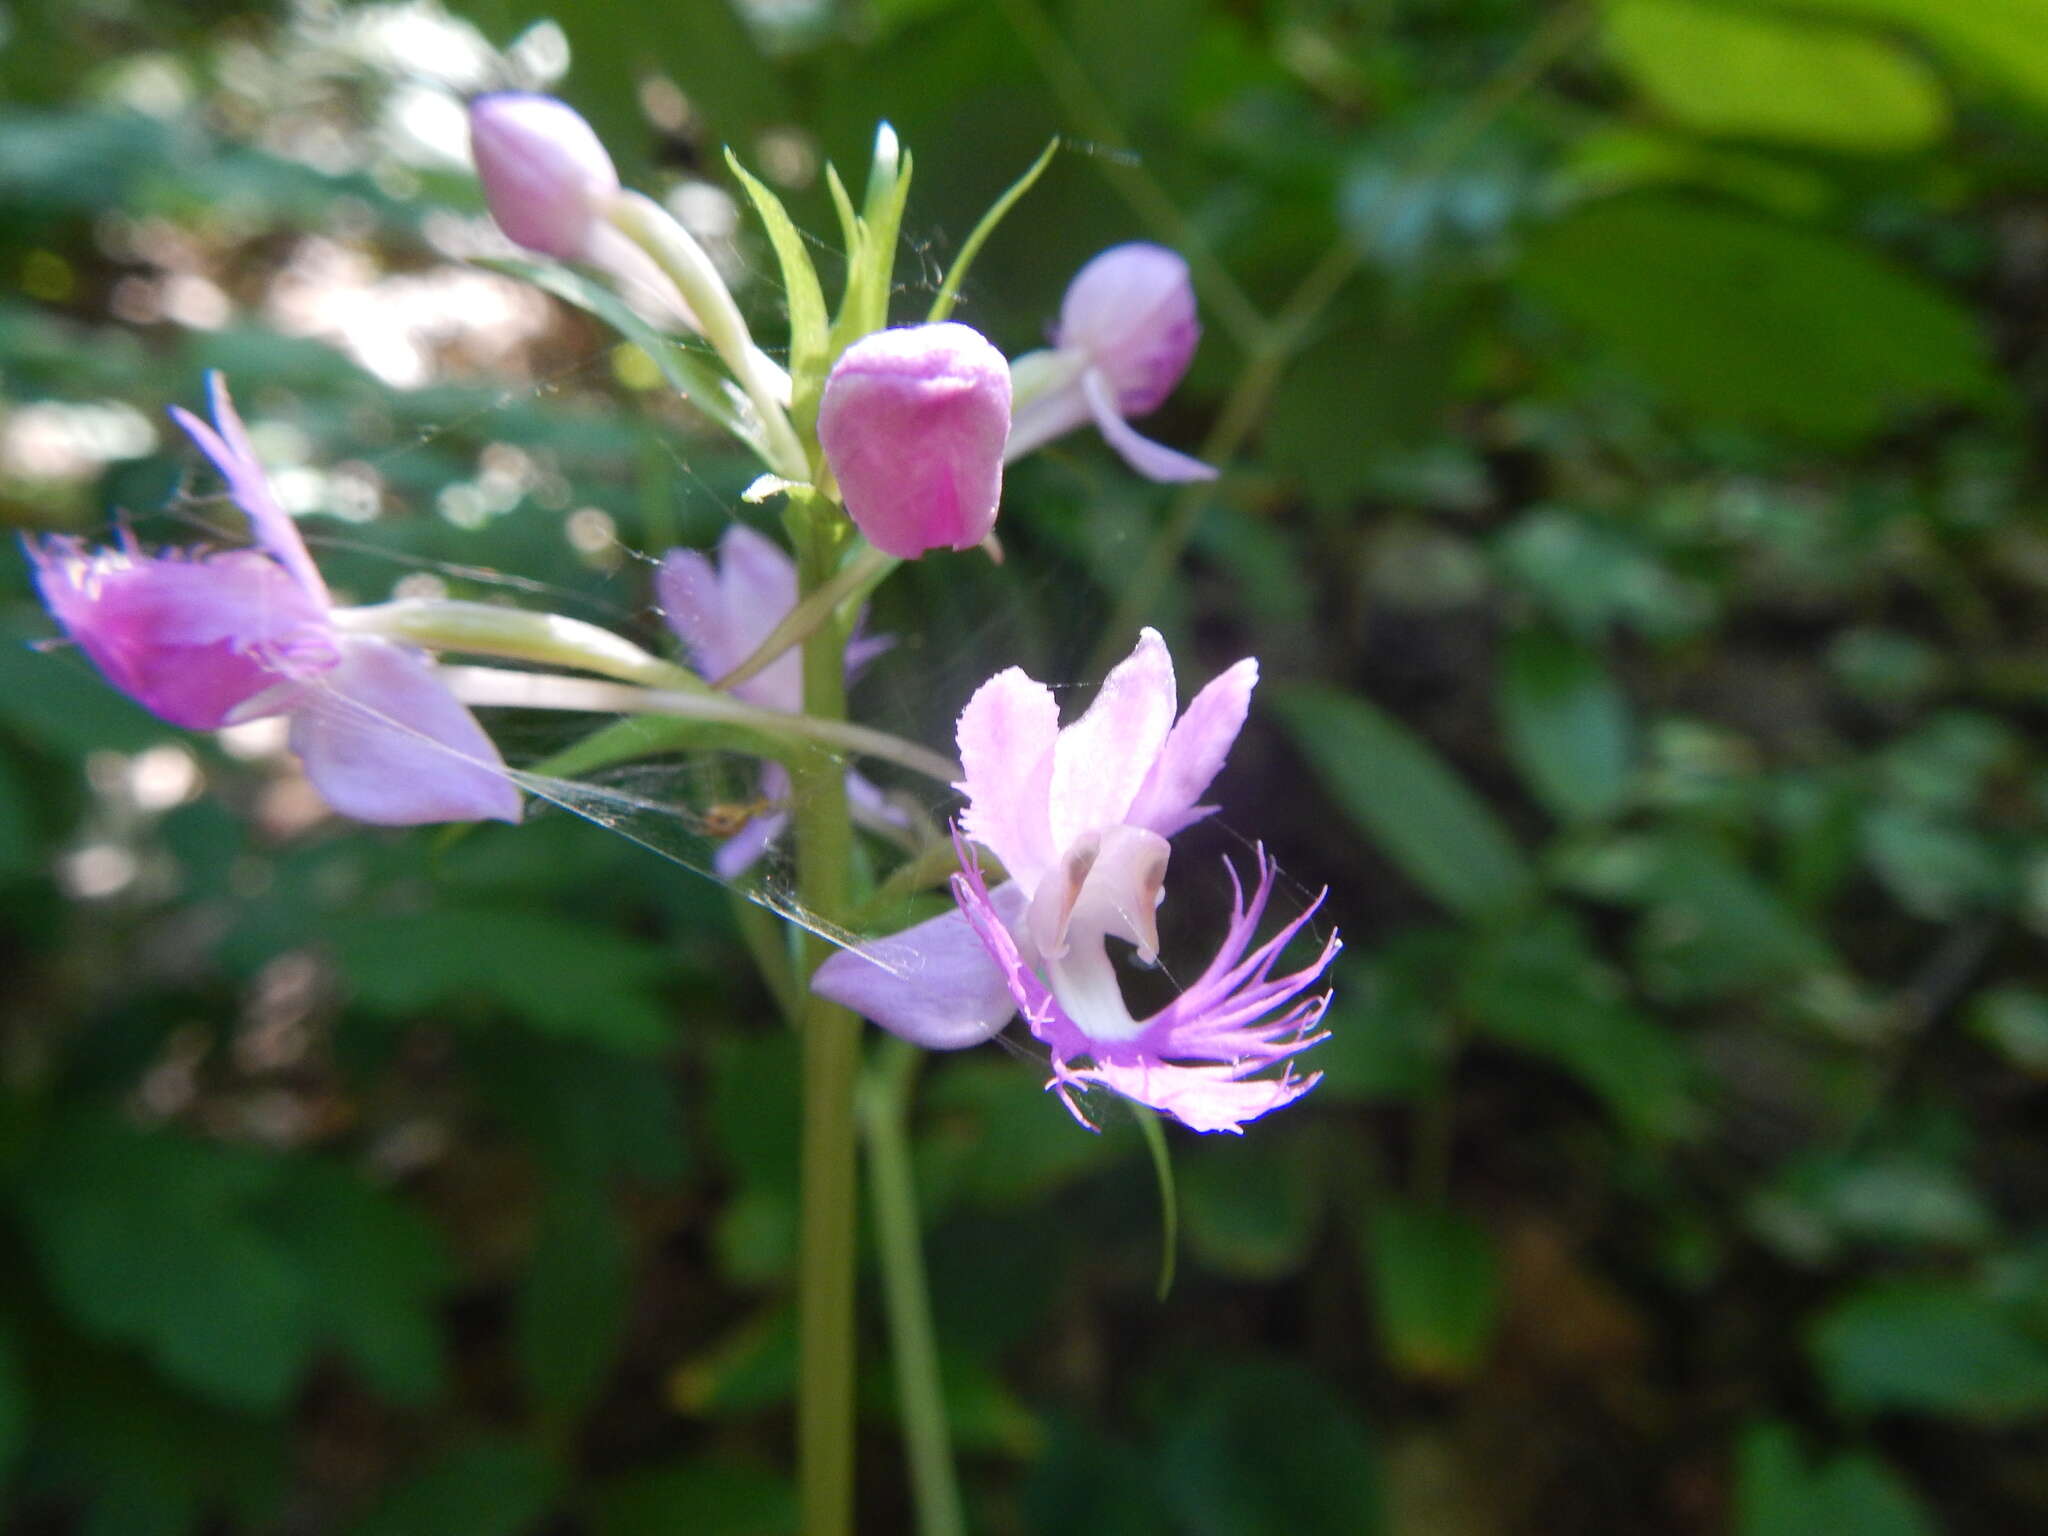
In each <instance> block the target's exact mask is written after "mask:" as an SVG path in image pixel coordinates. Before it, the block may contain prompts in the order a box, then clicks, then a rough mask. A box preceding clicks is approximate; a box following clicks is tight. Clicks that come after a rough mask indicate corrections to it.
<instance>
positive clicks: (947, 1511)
mask: <svg viewBox="0 0 2048 1536" xmlns="http://www.w3.org/2000/svg"><path fill="white" fill-rule="evenodd" d="M923 1059H924V1052H923V1051H921V1050H920V1049H919V1048H918V1047H917V1046H915V1045H912V1044H911V1043H910V1042H909V1041H908V1040H901V1039H897V1038H895V1037H893V1036H892V1037H889V1038H887V1039H885V1040H884V1041H883V1043H882V1047H881V1050H880V1051H879V1052H878V1053H877V1061H876V1065H875V1068H874V1070H872V1071H871V1072H870V1073H869V1074H868V1078H867V1082H866V1084H865V1086H864V1087H863V1089H862V1092H861V1125H862V1129H863V1130H864V1131H865V1132H866V1135H867V1152H868V1187H869V1191H870V1193H871V1195H872V1198H873V1201H874V1218H875V1247H876V1252H877V1254H878V1256H879V1258H880V1261H881V1267H882V1293H883V1300H884V1301H885V1303H886V1304H887V1307H888V1314H889V1353H890V1358H891V1361H892V1363H893V1364H894V1366H895V1371H896V1403H897V1413H898V1415H899V1416H900V1418H901V1419H902V1424H903V1442H904V1451H905V1455H906V1457H907V1458H908V1460H909V1463H910V1487H911V1495H912V1499H913V1502H914V1503H915V1504H916V1506H917V1528H918V1531H919V1533H920V1536H962V1533H964V1532H965V1530H966V1529H967V1524H966V1517H965V1516H964V1514H963V1513H962V1510H961V1506H960V1487H959V1484H958V1482H957V1481H956V1480H955V1478H954V1475H953V1445H952V1435H951V1432H950V1431H949V1430H948V1428H947V1425H946V1397H945V1389H944V1386H943V1384H942V1383H941V1381H940V1377H939V1347H938V1339H937V1336H936V1334H935V1332H934V1330H933V1328H932V1311H931V1294H930V1292H929V1290H928V1289H927V1287H926V1285H925V1276H924V1248H923V1234H922V1232H921V1230H920V1228H919V1224H918V1215H917V1186H916V1183H915V1181H914V1180H913V1178H912V1175H911V1165H910V1129H909V1117H910V1100H911V1095H912V1093H913V1091H914V1090H915V1088H916V1086H917V1071H918V1067H919V1065H920V1064H921V1063H922V1061H923Z"/></svg>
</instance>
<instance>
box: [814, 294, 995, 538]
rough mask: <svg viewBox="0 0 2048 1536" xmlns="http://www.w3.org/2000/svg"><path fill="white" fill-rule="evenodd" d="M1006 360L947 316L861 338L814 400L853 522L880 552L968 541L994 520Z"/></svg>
mask: <svg viewBox="0 0 2048 1536" xmlns="http://www.w3.org/2000/svg"><path fill="white" fill-rule="evenodd" d="M1009 434H1010V368H1009V364H1007V363H1006V362H1004V361H1003V354H1002V353H1000V352H998V351H997V350H996V349H995V348H994V347H993V346H991V345H989V343H988V341H987V340H986V339H984V338H983V337H982V335H981V334H980V333H979V332H978V331H974V330H971V329H969V328H968V327H967V326H964V325H955V324H952V323H950V322H948V323H946V324H943V325H911V326H902V327H899V328H898V329H896V330H890V331H877V332H875V333H874V334H873V335H870V336H864V337H862V338H861V339H860V340H859V341H857V342H855V343H854V344H853V345H852V346H850V347H848V348H847V349H846V351H845V352H844V353H843V354H842V355H841V356H840V359H839V361H838V363H837V364H835V365H834V366H833V369H832V376H831V377H830V378H829V379H827V380H826V381H825V392H824V395H823V396H822V398H821V399H820V401H819V405H818V441H819V443H820V444H822V445H823V447H824V449H825V459H826V462H827V463H829V464H830V465H831V467H832V474H833V476H834V478H836V479H837V480H838V482H839V490H840V493H841V495H842V496H844V497H845V500H846V510H847V513H848V515H849V516H851V517H852V518H853V521H854V524H855V526H856V527H858V528H859V529H860V531H861V532H862V533H864V534H866V535H867V537H868V540H869V542H870V543H872V544H873V545H874V546H875V547H876V548H877V549H879V550H881V551H882V552H883V553H884V554H890V555H895V556H897V557H898V558H900V559H904V560H915V559H916V558H917V557H918V556H920V555H922V554H923V553H925V551H926V550H931V549H940V548H946V549H972V548H973V547H974V546H975V545H977V544H979V543H980V542H981V541H982V540H983V539H985V538H987V537H988V535H989V530H990V529H991V528H993V527H994V526H995V521H996V503H997V502H998V501H1000V500H1001V499H1002V493H1003V445H1004V443H1005V442H1006V441H1007V440H1008V438H1009Z"/></svg>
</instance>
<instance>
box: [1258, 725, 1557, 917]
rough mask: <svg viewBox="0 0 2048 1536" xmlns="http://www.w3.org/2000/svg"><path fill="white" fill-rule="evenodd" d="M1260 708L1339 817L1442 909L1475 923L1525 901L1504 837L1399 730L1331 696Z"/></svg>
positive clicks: (1430, 755)
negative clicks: (1275, 720) (1271, 714)
mask: <svg viewBox="0 0 2048 1536" xmlns="http://www.w3.org/2000/svg"><path fill="white" fill-rule="evenodd" d="M1269 702H1270V703H1271V705H1272V707H1273V709H1274V711H1275V712H1276V713H1277V714H1278V715H1279V717H1280V721H1281V724H1283V725H1284V726H1286V727H1287V731H1288V734H1289V735H1290V736H1291V737H1292V738H1293V740H1294V743H1295V745H1296V746H1297V747H1298V748H1299V749H1300V751H1301V753H1302V755H1303V756H1304V757H1305V758H1307V759H1308V763H1309V766H1310V767H1311V768H1312V769H1314V770H1315V773H1316V776H1317V777H1318V778H1319V779H1320V780H1321V781H1322V784H1323V787H1324V788H1325V789H1326V790H1327V791H1328V792H1329V794H1330V796H1331V798H1332V799H1334V800H1335V801H1336V802H1337V805H1338V807H1339V809H1341V810H1342V811H1343V812H1344V813H1345V814H1346V815H1348V816H1349V817H1350V818H1351V820H1352V822H1353V823H1354V824H1355V825H1356V826H1358V827H1359V828H1360V829H1361V830H1363V831H1364V832H1365V833H1366V834H1367V835H1368V836H1369V837H1371V838H1373V839H1374V840H1375V841H1376V842H1377V843H1378V844H1379V845H1380V847H1381V848H1383V849H1384V850H1385V851H1386V852H1387V854H1388V855H1389V856H1390V857H1391V858H1392V859H1393V860H1394V862H1395V863H1396V864H1398V865H1400V867H1401V869H1402V870H1403V871H1404V872H1405V873H1406V874H1407V875H1408V876H1409V878H1411V879H1412V880H1414V881H1415V883H1416V884H1417V885H1419V886H1421V887H1422V888H1423V889H1424V890H1425V891H1427V892H1428V893H1429V894H1430V895H1432V896H1434V897H1435V898H1436V899H1437V900H1438V901H1440V902H1442V903H1443V905H1444V906H1446V907H1448V908H1449V909H1450V910H1452V911H1453V912H1456V913H1458V914H1460V915H1461V916H1465V917H1479V916H1485V915H1488V914H1493V913H1498V912H1502V911H1507V910H1511V909H1512V908H1514V907H1516V906H1518V905H1519V904H1521V903H1522V902H1523V901H1525V900H1526V899H1527V898H1528V897H1529V895H1530V894H1531V892H1532V891H1533V889H1534V886H1535V878H1534V875H1533V874H1532V872H1531V871H1530V868H1529V865H1528V863H1527V862H1526V861H1525V860H1524V859H1523V857H1522V851H1521V849H1520V848H1518V847H1517V846H1516V845H1515V842H1514V839H1513V838H1512V837H1510V836H1509V834H1508V832H1507V829H1506V828H1505V827H1503V826H1502V825H1501V823H1500V822H1499V820H1498V819H1497V818H1496V817H1495V816H1494V814H1493V812H1492V811H1491V810H1490V809H1488V807H1487V805H1486V802H1485V801H1483V800H1481V799H1480V798H1479V796H1478V795H1477V794H1475V793H1474V792H1473V791H1472V789H1471V788H1470V786H1468V785H1467V784H1466V783H1465V781H1464V780H1463V779H1461V778H1459V777H1458V776H1457V774H1456V773H1454V772H1453V771H1452V770H1451V769H1450V768H1449V767H1448V766H1447V765H1446V764H1445V763H1444V762H1443V760H1442V759H1441V758H1439V757H1438V756H1437V755H1436V753H1435V752H1433V751H1432V750H1431V749H1430V748H1429V747H1428V746H1427V745H1426V744H1425V743H1424V742H1423V741H1422V740H1421V738H1420V737H1418V736H1416V735H1415V734H1414V733H1413V732H1411V731H1410V730H1409V729H1408V728H1407V727H1406V726H1404V725H1402V724H1401V723H1400V722H1399V721H1397V720H1395V719H1394V718H1393V717H1392V716H1391V715H1388V714H1386V713H1384V712H1382V711H1381V710H1380V709H1378V708H1377V707H1376V706H1374V705H1372V704H1369V703H1367V702H1366V701H1365V700H1364V699H1361V698H1358V697H1356V696H1354V695H1351V694H1346V693H1339V692H1337V691H1336V690H1335V689H1331V688H1320V687H1313V686H1309V685H1305V684H1291V685H1287V686H1284V687H1280V688H1276V689H1274V690H1273V691H1272V693H1271V695H1270V696H1269Z"/></svg>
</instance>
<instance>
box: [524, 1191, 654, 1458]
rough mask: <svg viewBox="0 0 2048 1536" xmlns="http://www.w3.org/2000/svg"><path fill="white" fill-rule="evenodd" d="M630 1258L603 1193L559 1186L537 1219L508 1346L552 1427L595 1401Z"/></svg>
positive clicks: (609, 1357) (609, 1358) (622, 1318)
mask: <svg viewBox="0 0 2048 1536" xmlns="http://www.w3.org/2000/svg"><path fill="white" fill-rule="evenodd" d="M631 1279H632V1267H631V1254H630V1251H629V1248H628V1244H627V1239H626V1233H625V1230H624V1228H623V1227H622V1225H621V1224H620V1221H619V1218H618V1214H617V1212H615V1211H614V1210H613V1209H612V1206H611V1202H610V1200H609V1199H608V1198H607V1197H606V1196H605V1194H604V1192H603V1190H602V1189H601V1188H591V1187H587V1186H584V1185H581V1184H559V1185H557V1186H556V1188H555V1189H554V1190H553V1191H552V1193H551V1194H550V1195H549V1197H548V1201H547V1205H546V1207H545V1209H544V1211H543V1213H542V1216H541V1225H540V1236H539V1238H538V1239H537V1240H536V1242H535V1244H534V1251H533V1261H532V1264H531V1266H530V1267H529V1269H528V1270H527V1274H526V1283H525V1284H524V1285H522V1286H521V1287H520V1288H519V1293H518V1297H517V1299H516V1302H515V1305H514V1309H513V1320H512V1338H513V1349H514V1352H515V1354H516V1355H517V1356H518V1359H519V1366H520V1369H521V1371H522V1372H523V1373H524V1374H525V1377H526V1383H527V1386H528V1388H529V1389H530V1390H531V1391H532V1393H533V1397H534V1401H535V1402H536V1403H537V1404H538V1405H539V1407H540V1410H541V1413H542V1415H543V1417H544V1418H546V1419H547V1420H548V1421H549V1422H551V1423H556V1424H570V1423H574V1422H575V1421H576V1420H577V1419H578V1418H580V1417H581V1416H582V1414H583V1413H584V1412H585V1411H586V1410H587V1409H588V1408H589V1407H590V1405H591V1403H592V1402H594V1401H595V1400H596V1397H597V1394H598V1392H599V1391H600V1390H601V1389H602V1388H603V1386H604V1384H605V1380H606V1378H607V1377H608V1376H609V1374H610V1372H611V1367H612V1363H613V1361H614V1360H615V1359H616V1358H617V1356H618V1350H619V1343H620V1341H621V1340H622V1339H623V1337H624V1336H625V1331H626V1304H627V1301H628V1298H629V1294H630V1285H631Z"/></svg>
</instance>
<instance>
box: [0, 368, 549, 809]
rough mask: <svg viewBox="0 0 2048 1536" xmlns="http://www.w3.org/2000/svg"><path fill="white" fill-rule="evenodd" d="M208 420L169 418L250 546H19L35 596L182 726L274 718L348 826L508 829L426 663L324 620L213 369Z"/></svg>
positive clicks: (177, 413)
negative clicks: (468, 824)
mask: <svg viewBox="0 0 2048 1536" xmlns="http://www.w3.org/2000/svg"><path fill="white" fill-rule="evenodd" d="M208 390H209V393H210V395H211V397H212V402H213V419H214V425H213V426H208V425H207V424H206V423H205V422H203V421H200V420H199V419H198V418H197V417H195V416H193V415H191V414H190V413H189V412H187V411H183V410H179V409H175V408H174V409H173V410H172V412H171V415H172V416H173V418H174V419H175V420H176V421H177V423H178V425H179V426H181V427H183V428H184V429H185V431H186V432H187V433H189V434H190V435H191V437H192V440H193V441H194V442H195V443H197V444H198V445H199V448H200V450H201V451H202V452H203V453H205V454H206V456H207V457H208V458H209V459H211V460H212V461H213V463H214V466H215V467H216V468H217V469H218V470H219V471H220V472H221V474H222V476H224V477H225V478H226V480H227V483H228V494H229V495H230V496H231V497H232V498H233V500H234V502H235V504H236V505H237V506H238V507H240V508H241V509H242V511H243V512H244V513H245V514H246V515H247V516H248V519H249V525H250V528H251V530H252V531H253V532H254V533H255V536H256V547H255V548H253V549H240V550H227V551H219V552H213V553H203V552H198V551H191V550H172V551H169V552H167V553H164V554H160V555H150V554H146V553H144V552H143V551H142V549H141V548H140V547H139V546H138V545H136V544H135V542H134V541H133V540H132V539H124V541H123V543H122V545H121V547H119V548H117V549H100V550H89V549H87V548H86V546H85V545H84V544H83V543H82V542H80V541H79V540H76V539H68V538H51V539H48V540H45V541H44V542H42V543H41V544H31V545H30V546H29V557H30V559H31V560H32V561H33V563H34V565H35V577H36V585H37V587H38V589H39V590H40V591H41V593H42V597H43V602H44V603H45V605H46V606H48V608H49V610H50V612H51V613H52V614H53V615H54V616H55V617H56V619H57V622H58V623H60V624H61V625H63V626H64V629H65V631H66V633H68V634H69V635H70V636H71V638H72V639H73V640H75V641H77V642H78V645H79V647H80V649H82V650H83V651H84V652H85V654H86V655H87V656H88V657H90V658H91V659H92V662H93V664H94V665H95V666H97V667H98V668H99V669H100V671H101V672H102V673H104V674H105V675H106V678H107V680H108V681H109V682H111V683H112V684H113V685H114V686H115V687H116V688H119V689H120V690H121V691H122V692H123V693H125V694H127V695H128V696H129V697H130V698H132V699H134V700H135V701H136V702H137V703H139V704H141V705H142V706H143V708H145V709H147V710H149V711H150V712H151V713H153V714H155V715H157V716H159V717H160V718H162V719H164V720H167V721H169V722H170V723H171V724H173V725H177V726H182V727H184V728H185V729H187V730H213V729H216V728H218V727H220V726H223V725H231V724H235V723H238V722H240V721H244V720H256V719H261V718H264V717H266V716H270V715H284V716H286V717H288V718H289V720H290V721H291V734H290V737H289V742H290V745H291V749H292V751H293V752H295V753H296V754H298V757H299V759H300V761H301V762H302V763H303V764H304V765H305V769H306V775H307V777H308V778H309V779H311V780H312V783H313V787H314V788H315V789H317V790H318V791H319V792H320V795H321V797H322V798H323V799H325V800H326V801H327V803H328V804H329V805H331V806H333V807H334V809H335V810H337V811H339V812H341V814H342V815H344V816H351V817H354V818H355V819H356V820H357V821H368V822H378V823H382V824H385V825H390V826H412V825H418V824H420V823H423V822H434V821H471V820H477V819H489V820H495V821H517V820H518V819H519V812H520V804H519V791H518V790H517V789H515V788H514V787H513V785H512V783H511V782H510V780H509V779H508V778H507V776H506V773H505V764H504V760H503V759H502V758H501V757H500V756H499V755H498V749H497V748H496V747H495V746H494V745H492V743H491V739H490V737H488V736H487V735H485V734H484V731H483V727H481V726H480V725H478V724H477V722H476V717H475V716H473V715H472V714H470V712H469V710H468V709H467V708H466V707H464V705H463V704H462V703H461V702H460V701H459V700H457V699H456V697H455V696H454V694H452V693H450V692H449V691H448V689H447V688H446V687H445V686H444V685H443V684H442V683H441V682H440V680H439V679H438V678H436V677H435V675H434V670H433V667H432V666H431V664H430V663H429V662H428V660H427V658H426V656H425V655H424V654H423V653H422V652H420V651H417V650H414V649H412V648H411V647H408V646H403V645H398V644H396V643H394V642H392V641H390V640H385V639H382V638H379V637H377V636H374V635H367V634H357V633H349V632H346V631H344V630H343V629H342V628H340V627H339V626H337V625H336V623H335V622H334V611H335V610H334V602H333V599H332V597H331V596H330V595H329V593H328V590H327V584H326V583H325V582H324V581H322V580H321V578H320V572H319V571H318V570H317V569H316V568H315V567H314V565H313V559H312V556H311V555H309V554H308V553H307V552H306V544H305V541H304V539H302V538H301V537H300V536H299V530H298V527H297V525H296V524H294V523H293V522H292V520H291V518H290V517H289V516H288V515H287V514H286V513H285V511H284V509H283V508H282V507H281V506H279V505H278V502H277V498H276V497H275V496H274V495H272V493H271V490H270V486H269V483H268V482H267V481H266V480H265V479H264V476H263V469H262V466H261V465H260V464H259V463H258V462H257V459H256V454H255V450H254V449H253V447H252V446H251V445H250V442H249V434H248V432H247V430H246V429H245V428H244V427H243V425H242V420H241V418H240V417H239V416H238V415H236V414H235V407H234V402H233V401H231V400H230V399H229V398H228V391H227V385H226V383H225V382H224V381H223V380H222V378H221V376H220V375H219V374H217V373H216V374H213V375H212V376H211V377H210V379H209V380H208Z"/></svg>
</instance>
